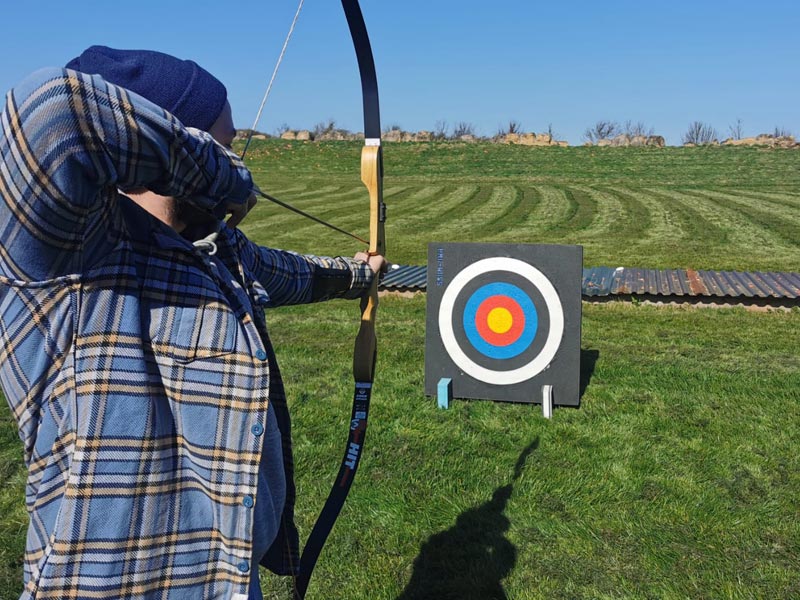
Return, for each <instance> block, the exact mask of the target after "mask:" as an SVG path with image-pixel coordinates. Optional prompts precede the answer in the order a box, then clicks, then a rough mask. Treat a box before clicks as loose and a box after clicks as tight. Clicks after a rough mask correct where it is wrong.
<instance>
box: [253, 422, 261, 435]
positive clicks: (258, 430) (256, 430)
mask: <svg viewBox="0 0 800 600" xmlns="http://www.w3.org/2000/svg"><path fill="white" fill-rule="evenodd" d="M250 431H252V432H253V435H261V434H262V433H264V426H263V425H262V424H261V423H256V424H255V425H253V427H251V428H250Z"/></svg>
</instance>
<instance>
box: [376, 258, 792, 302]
mask: <svg viewBox="0 0 800 600" xmlns="http://www.w3.org/2000/svg"><path fill="white" fill-rule="evenodd" d="M426 285H427V268H426V267H425V266H413V265H394V266H393V268H392V269H390V270H389V272H388V273H387V274H386V276H385V277H384V279H383V281H382V282H381V285H380V289H381V290H391V291H425V289H426ZM581 293H582V295H583V296H584V297H588V298H592V297H603V296H617V295H642V296H645V295H646V296H657V297H670V296H673V297H674V296H690V297H716V298H732V299H735V298H777V299H798V298H800V273H780V272H775V271H769V272H761V271H757V272H749V273H748V272H742V271H703V270H699V271H698V270H694V269H642V268H630V267H591V268H584V269H583V274H582V281H581Z"/></svg>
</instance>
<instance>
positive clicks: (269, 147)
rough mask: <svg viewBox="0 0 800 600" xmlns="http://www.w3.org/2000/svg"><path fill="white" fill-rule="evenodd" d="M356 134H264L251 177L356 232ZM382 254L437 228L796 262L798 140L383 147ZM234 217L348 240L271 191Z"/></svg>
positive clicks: (708, 265) (706, 262) (657, 261)
mask: <svg viewBox="0 0 800 600" xmlns="http://www.w3.org/2000/svg"><path fill="white" fill-rule="evenodd" d="M358 152H359V146H358V144H348V143H329V144H324V145H315V144H303V143H286V142H283V143H282V142H278V141H268V142H260V144H259V145H258V146H254V147H253V150H251V154H250V157H251V158H250V159H249V160H250V164H252V167H253V172H254V173H255V175H256V179H257V181H258V182H259V183H260V184H262V185H263V186H264V188H265V190H269V191H271V192H272V193H274V194H275V195H277V196H278V197H279V198H282V199H286V200H288V201H290V202H291V201H292V200H294V201H296V203H297V205H298V207H300V208H302V209H304V210H307V211H308V212H311V213H312V214H315V215H317V216H320V217H322V218H325V219H328V220H330V221H331V222H333V223H336V224H338V225H339V226H342V227H344V228H348V227H349V228H351V230H353V231H355V232H357V233H358V232H360V233H364V228H365V225H364V223H365V220H364V214H365V211H366V209H365V206H364V203H365V199H364V194H363V191H362V189H363V187H362V186H361V184H360V182H359V180H358V172H357V165H358ZM386 171H387V181H386V189H385V196H386V203H387V206H388V211H389V220H388V223H387V238H388V241H389V258H390V259H391V260H392V261H393V262H396V263H400V264H424V263H425V261H426V256H427V255H426V251H427V250H426V247H427V243H428V242H429V241H432V240H437V241H475V242H500V241H503V242H508V241H515V242H524V243H567V244H581V245H583V247H584V263H585V264H586V265H587V266H615V267H616V266H628V267H634V266H636V267H649V268H686V267H692V268H696V269H719V270H780V271H797V270H800V152H795V151H792V150H786V151H765V150H760V149H754V148H693V149H689V148H665V149H637V148H568V149H562V148H521V147H515V146H497V145H490V144H462V145H454V144H393V145H388V146H387V149H386ZM253 216H254V217H255V218H253V219H251V220H249V221H248V223H247V224H246V225H245V226H244V230H245V231H247V233H248V234H249V235H251V236H252V237H253V238H254V239H255V240H257V241H259V242H261V243H264V244H269V245H273V246H277V247H291V248H294V249H298V250H300V251H308V252H312V251H313V252H319V251H320V250H319V249H320V246H322V247H326V248H330V251H331V252H349V250H350V246H349V241H348V240H347V238H341V237H340V236H339V234H336V233H334V232H329V231H327V230H324V229H322V228H320V227H319V226H318V225H316V224H314V223H312V222H310V221H309V222H305V223H297V220H296V217H295V216H294V215H293V214H291V213H289V212H288V211H285V210H283V209H281V208H278V207H276V206H271V205H269V203H267V202H262V204H261V205H259V206H258V207H257V208H256V212H255V214H254V215H253Z"/></svg>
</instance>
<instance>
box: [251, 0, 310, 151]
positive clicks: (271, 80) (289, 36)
mask: <svg viewBox="0 0 800 600" xmlns="http://www.w3.org/2000/svg"><path fill="white" fill-rule="evenodd" d="M304 2H305V0H300V4H298V5H297V11H296V12H295V13H294V19H292V24H291V26H290V27H289V33H287V34H286V39H285V40H284V41H283V48H281V53H280V54H279V55H278V61H277V62H276V63H275V68H274V69H273V70H272V76H271V77H270V78H269V85H267V91H266V92H264V97H263V98H262V99H261V106H259V107H258V112H257V113H256V120H255V121H253V126H252V127H251V128H250V132H249V133H248V134H247V141H246V142H245V143H244V150H242V156H241V157H240V158H241V159H242V160H244V157H245V154H247V149H248V148H249V147H250V142H251V141H252V140H253V134H254V133H255V130H256V127H258V122H259V121H260V120H261V113H262V112H264V105H266V103H267V98H269V93H270V92H271V91H272V84H273V83H275V78H276V77H277V76H278V69H280V67H281V63H282V62H283V57H284V56H285V55H286V48H288V47H289V40H290V39H292V33H294V27H295V25H297V20H298V19H299V18H300V11H301V10H302V9H303V3H304Z"/></svg>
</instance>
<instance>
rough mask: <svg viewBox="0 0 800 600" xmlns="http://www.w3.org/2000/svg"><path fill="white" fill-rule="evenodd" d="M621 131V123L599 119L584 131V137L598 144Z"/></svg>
mask: <svg viewBox="0 0 800 600" xmlns="http://www.w3.org/2000/svg"><path fill="white" fill-rule="evenodd" d="M618 132H619V123H616V122H614V121H597V123H595V124H594V126H592V127H589V128H588V129H587V130H586V131H584V132H583V137H584V138H585V139H586V140H588V141H590V142H592V143H593V144H596V143H597V142H598V141H600V140H607V139H609V138H612V137H614V136H615V135H617V133H618Z"/></svg>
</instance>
